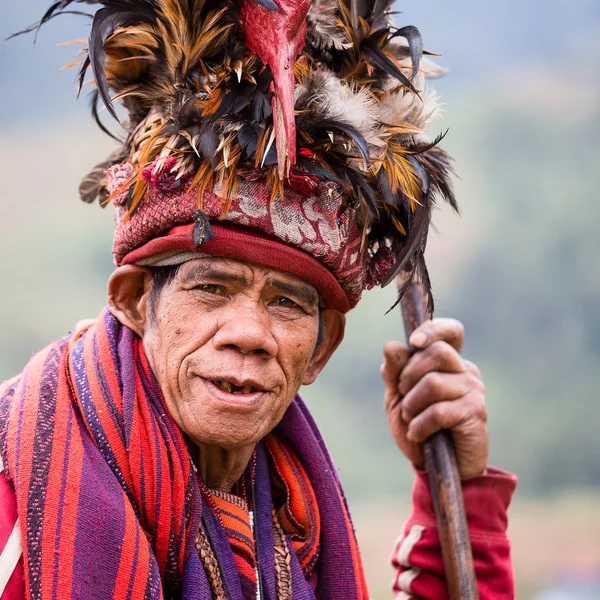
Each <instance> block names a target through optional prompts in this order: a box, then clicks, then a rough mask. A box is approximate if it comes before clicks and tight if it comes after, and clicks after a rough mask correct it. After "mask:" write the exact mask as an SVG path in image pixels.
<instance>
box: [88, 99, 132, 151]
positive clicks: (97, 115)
mask: <svg viewBox="0 0 600 600" xmlns="http://www.w3.org/2000/svg"><path fill="white" fill-rule="evenodd" d="M99 102H100V94H99V93H98V90H97V89H95V90H94V91H93V92H92V94H91V98H90V108H91V110H92V117H93V118H94V121H96V125H98V127H100V130H101V131H103V132H104V133H106V135H108V136H109V137H111V138H112V139H113V140H116V141H117V142H121V143H124V140H122V139H121V138H119V137H117V136H116V135H115V134H114V133H112V131H109V130H108V128H107V127H106V125H104V123H103V122H102V120H101V119H100V113H99V112H98V104H99Z"/></svg>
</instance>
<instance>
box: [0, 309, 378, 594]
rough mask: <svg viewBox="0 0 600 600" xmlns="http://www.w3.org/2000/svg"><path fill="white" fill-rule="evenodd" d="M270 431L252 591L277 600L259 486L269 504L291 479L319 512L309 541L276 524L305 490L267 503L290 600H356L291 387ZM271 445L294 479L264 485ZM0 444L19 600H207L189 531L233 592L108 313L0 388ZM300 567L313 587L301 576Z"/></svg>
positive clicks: (258, 479) (196, 491)
mask: <svg viewBox="0 0 600 600" xmlns="http://www.w3.org/2000/svg"><path fill="white" fill-rule="evenodd" d="M273 433H274V435H273V436H272V439H273V440H280V441H281V442H282V443H280V444H278V443H275V442H271V441H265V442H264V443H260V444H258V446H257V449H256V453H255V456H256V463H255V484H254V487H255V489H254V493H255V498H254V501H255V505H254V513H255V515H254V518H255V519H256V526H255V531H256V540H255V542H256V558H257V560H258V561H259V563H260V565H261V570H260V573H261V588H262V592H263V597H264V599H265V600H276V599H277V589H276V576H275V558H274V552H275V551H274V543H273V530H272V523H273V506H274V498H273V495H274V494H275V505H277V498H278V494H281V490H282V488H285V486H286V482H287V485H290V481H291V482H296V483H293V485H306V482H309V484H310V486H309V487H310V489H311V490H312V493H313V494H314V499H315V502H316V509H315V510H318V514H319V515H320V531H319V533H318V537H319V539H318V544H314V543H311V544H307V543H306V542H302V541H301V538H302V535H306V534H307V531H304V532H302V531H301V530H298V529H293V530H292V529H290V528H289V525H286V519H288V520H290V521H291V520H293V519H296V524H295V525H300V526H301V525H302V521H303V519H304V518H305V517H306V514H304V516H302V515H303V511H306V510H308V511H310V510H311V509H310V503H308V504H309V505H307V506H305V507H304V508H303V507H300V506H295V507H291V505H288V504H289V503H291V502H300V503H303V502H304V500H302V498H304V499H305V498H306V497H307V496H306V495H305V494H306V493H307V492H306V490H305V491H304V492H305V493H303V494H297V493H292V494H289V493H288V494H287V496H286V497H287V498H289V503H288V502H284V503H283V504H282V505H281V506H280V507H279V509H278V513H279V519H280V522H281V523H282V526H284V531H286V532H287V531H295V532H296V534H290V535H289V536H287V542H286V543H287V545H288V547H289V548H290V550H291V551H290V555H291V573H292V585H293V598H294V600H304V599H306V600H311V599H314V598H315V597H316V598H319V599H322V600H334V599H339V598H344V600H367V599H368V592H367V588H366V584H365V581H364V575H363V570H362V565H361V561H360V556H359V554H358V547H357V544H356V539H355V536H354V532H353V528H352V523H351V521H350V516H349V513H348V510H347V507H346V502H345V499H344V496H343V493H342V490H341V486H340V484H339V480H338V478H337V475H336V471H335V469H334V467H333V464H332V463H331V460H330V457H329V454H328V452H327V449H326V447H325V444H324V441H323V439H322V437H321V435H320V433H319V431H318V429H317V427H316V425H315V423H314V421H313V419H312V417H311V415H310V413H309V412H308V409H307V408H306V406H305V405H304V403H303V402H302V400H301V399H300V398H299V397H296V399H295V400H294V401H293V402H292V404H291V405H290V407H289V409H288V410H287V412H286V413H285V415H284V417H283V419H282V421H281V423H280V424H279V425H278V426H277V428H276V429H275V431H274V432H273ZM269 437H270V436H269ZM267 445H268V446H269V449H267V448H266V446H267ZM278 451H279V452H283V453H287V457H286V458H285V460H283V459H282V457H281V456H280V457H279V464H280V465H286V467H285V469H293V465H295V464H296V465H301V467H302V469H303V471H304V473H305V475H306V479H305V480H304V481H303V480H302V479H298V478H297V477H291V478H290V477H289V473H286V476H285V477H281V481H280V485H279V486H278V485H277V484H275V485H274V484H273V482H272V473H273V456H274V453H277V452H278ZM0 453H1V456H2V459H3V461H4V464H5V468H6V472H7V475H8V477H9V480H10V481H11V484H12V485H13V487H14V489H15V494H16V498H17V507H18V513H19V519H20V523H21V537H22V545H23V558H24V564H25V584H26V593H27V597H28V598H31V599H32V600H36V599H44V600H45V599H51V598H52V599H55V598H61V599H63V598H98V599H102V600H106V599H107V598H119V599H122V598H125V599H136V600H137V599H140V600H141V599H144V600H146V599H155V598H156V599H158V598H185V599H187V600H211V599H212V588H211V584H210V582H209V578H208V576H207V574H206V572H205V569H204V566H203V564H202V562H201V560H200V557H199V555H198V552H197V551H196V546H195V542H196V540H197V537H198V531H199V530H202V531H203V532H205V535H206V537H207V538H208V539H209V540H210V545H211V548H212V550H213V551H214V555H215V557H216V560H217V562H218V568H219V571H220V573H221V576H222V580H223V587H224V593H225V597H226V598H227V600H243V598H244V595H243V592H242V588H241V583H240V574H239V571H238V566H237V564H236V560H235V557H234V553H233V550H232V547H231V544H230V542H229V539H228V537H227V533H226V531H225V528H224V527H223V525H222V523H221V521H220V519H219V518H218V515H217V514H215V511H214V508H213V507H211V503H208V502H206V499H205V498H204V496H203V494H202V493H201V490H200V484H199V482H198V478H197V475H196V473H195V472H194V470H193V469H192V466H191V462H190V459H189V455H188V451H187V447H186V444H185V440H184V439H183V436H182V434H181V432H180V431H179V429H178V427H177V426H176V424H175V423H174V421H173V420H172V419H171V417H170V415H169V413H168V412H167V410H166V407H165V404H164V401H163V398H162V395H161V392H160V389H159V386H158V383H157V381H156V379H155V377H154V375H153V373H152V371H151V369H150V366H149V364H148V361H147V359H146V357H145V355H144V352H143V346H142V343H141V340H140V339H139V338H138V337H137V336H136V335H135V334H134V333H133V332H132V331H131V330H129V329H128V328H126V327H123V326H122V325H121V324H120V323H119V322H118V321H117V320H116V319H115V318H114V317H113V316H112V315H111V313H110V312H109V311H108V310H104V311H103V312H102V314H101V315H100V317H99V318H98V320H97V321H96V322H95V323H94V324H92V325H88V326H87V327H84V328H82V329H80V330H78V331H77V332H76V333H75V334H74V335H72V336H71V337H70V338H66V339H64V340H62V341H60V342H57V343H55V344H52V345H50V346H48V347H47V348H46V349H45V350H43V351H42V352H40V353H39V354H37V355H36V356H34V357H33V358H32V359H31V360H30V362H29V363H28V364H27V366H26V367H25V369H24V371H23V373H22V374H21V375H19V376H18V377H16V378H14V379H12V380H10V381H8V382H5V383H4V384H3V385H2V386H1V388H0ZM269 457H271V458H269ZM282 461H283V462H282ZM270 463H271V464H270ZM282 468H283V467H282ZM280 476H281V474H280ZM278 488H279V489H278ZM308 493H309V495H310V492H308ZM298 515H300V517H298ZM304 522H305V523H306V521H304ZM298 532H300V533H298ZM312 532H313V533H314V529H313V530H312ZM311 560H312V561H313V562H314V561H316V564H313V565H311ZM312 571H314V573H315V575H316V577H317V581H316V586H315V585H311V584H309V583H308V582H307V580H306V577H305V573H306V572H312ZM315 589H316V592H315Z"/></svg>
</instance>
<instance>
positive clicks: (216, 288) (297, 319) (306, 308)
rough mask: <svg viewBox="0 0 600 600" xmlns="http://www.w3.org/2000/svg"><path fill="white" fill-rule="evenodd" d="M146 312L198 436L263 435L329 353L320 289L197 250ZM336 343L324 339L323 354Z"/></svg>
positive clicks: (168, 390)
mask: <svg viewBox="0 0 600 600" xmlns="http://www.w3.org/2000/svg"><path fill="white" fill-rule="evenodd" d="M324 312H325V313H327V311H324ZM147 313H148V317H147V319H146V322H145V325H144V330H143V332H142V337H143V343H144V349H145V351H146V354H147V356H148V359H149V361H150V364H151V366H152V368H153V370H154V373H155V375H156V377H157V379H158V382H159V384H160V387H161V389H162V392H163V395H164V397H165V401H166V404H167V407H168V409H169V412H170V413H171V415H172V416H173V418H174V420H175V421H176V422H177V424H178V425H179V427H180V428H181V429H182V430H183V431H184V432H185V433H187V434H188V435H189V436H190V437H191V438H192V439H193V440H194V441H196V442H202V443H205V444H215V445H218V446H220V447H223V448H231V449H233V448H237V447H243V446H247V445H249V444H253V443H256V442H257V441H258V440H260V439H261V438H262V437H264V436H265V435H266V434H267V433H268V432H269V431H271V429H273V427H275V425H277V423H278V422H279V421H280V420H281V418H282V416H283V414H284V412H285V410H286V409H287V407H288V406H289V404H290V402H291V401H292V399H293V398H294V396H295V394H296V393H297V392H298V389H299V387H300V385H301V384H302V383H312V381H313V380H314V379H315V378H316V376H317V374H318V372H319V371H320V369H321V368H322V366H324V362H326V360H327V359H326V358H325V359H324V362H323V356H322V355H323V349H322V348H321V346H320V347H319V348H317V338H318V334H319V297H318V294H317V292H316V290H315V288H314V287H312V286H311V285H309V284H307V283H305V282H304V281H302V280H300V279H298V278H297V277H294V276H293V275H289V274H286V273H282V272H280V271H275V270H272V269H268V268H263V267H259V266H256V265H248V264H246V263H242V262H239V261H235V260H229V259H223V258H212V257H211V258H198V259H195V260H192V261H189V262H187V263H184V264H183V265H182V266H181V267H180V269H179V271H178V272H177V274H176V276H175V278H174V279H173V280H172V281H171V282H169V283H167V284H166V286H165V287H164V288H163V289H162V290H161V291H160V293H159V294H158V296H157V298H156V299H155V301H154V303H153V306H150V307H148V308H147ZM338 317H341V316H340V315H338ZM341 319H342V332H343V317H341ZM338 334H339V330H338ZM327 335H328V334H327V332H326V333H325V337H326V338H327ZM339 337H340V339H341V334H339ZM337 343H339V340H337V341H336V342H335V345H334V347H333V348H329V352H330V353H331V352H333V349H334V348H335V346H337ZM330 345H331V344H330V340H329V341H328V340H327V339H326V341H325V343H324V344H323V346H324V347H325V350H324V351H325V352H327V351H328V350H327V348H328V346H330Z"/></svg>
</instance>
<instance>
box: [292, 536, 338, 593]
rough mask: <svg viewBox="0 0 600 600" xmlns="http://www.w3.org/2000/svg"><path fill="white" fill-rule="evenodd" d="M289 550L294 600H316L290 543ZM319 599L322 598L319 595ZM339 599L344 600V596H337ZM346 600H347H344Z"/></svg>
mask: <svg viewBox="0 0 600 600" xmlns="http://www.w3.org/2000/svg"><path fill="white" fill-rule="evenodd" d="M288 550H289V551H290V558H291V562H290V568H291V571H292V590H293V593H292V597H293V599H294V600H315V598H316V596H315V592H314V591H313V589H312V587H311V585H310V583H309V582H308V581H306V579H305V578H304V571H303V570H302V565H301V564H300V561H299V560H298V557H297V556H296V553H295V552H294V550H293V549H292V545H291V544H290V543H289V542H288ZM319 598H322V596H321V595H319ZM337 598H340V599H341V598H344V596H336V599H337ZM344 600H345V598H344Z"/></svg>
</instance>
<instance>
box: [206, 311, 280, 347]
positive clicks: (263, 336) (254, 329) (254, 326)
mask: <svg viewBox="0 0 600 600" xmlns="http://www.w3.org/2000/svg"><path fill="white" fill-rule="evenodd" d="M213 343H214V346H215V348H216V349H217V350H225V349H227V348H231V349H235V350H238V351H239V352H241V353H242V354H255V355H258V356H262V357H264V358H273V357H275V356H277V351H278V346H277V341H276V340H275V338H274V337H273V334H272V332H271V328H270V326H269V319H268V318H267V317H266V316H263V315H261V314H259V311H244V312H238V313H237V314H234V315H232V317H231V318H230V319H229V320H228V321H227V322H226V323H224V324H223V325H221V326H220V327H219V329H218V331H217V333H216V334H215V336H214V339H213Z"/></svg>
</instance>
